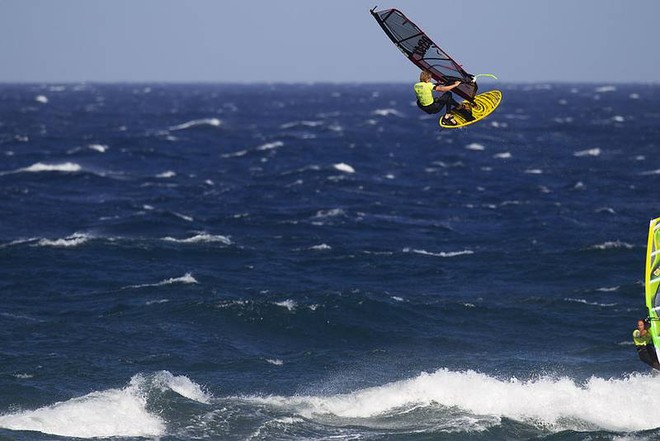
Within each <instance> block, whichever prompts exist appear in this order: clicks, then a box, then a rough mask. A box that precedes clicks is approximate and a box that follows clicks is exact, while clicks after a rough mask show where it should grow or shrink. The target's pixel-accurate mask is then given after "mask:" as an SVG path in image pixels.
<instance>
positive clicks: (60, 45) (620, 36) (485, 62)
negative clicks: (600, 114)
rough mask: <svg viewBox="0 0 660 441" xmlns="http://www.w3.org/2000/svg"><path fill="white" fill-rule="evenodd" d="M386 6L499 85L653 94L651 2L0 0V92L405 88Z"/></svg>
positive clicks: (408, 75)
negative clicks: (99, 86) (382, 20)
mask: <svg viewBox="0 0 660 441" xmlns="http://www.w3.org/2000/svg"><path fill="white" fill-rule="evenodd" d="M376 4H377V5H378V9H387V8H391V7H396V8H398V9H400V10H401V11H402V12H403V13H404V14H406V15H407V16H408V18H410V19H411V20H412V21H414V22H415V23H416V24H417V25H418V26H420V27H421V28H422V29H423V30H425V31H426V33H427V34H429V36H430V37H431V38H432V39H433V40H434V41H435V42H436V43H438V44H439V45H440V46H441V47H442V48H443V49H445V50H446V51H447V52H448V53H449V54H450V55H451V56H452V57H453V58H454V59H456V60H457V61H458V62H459V63H461V64H463V66H464V67H465V68H466V70H467V71H469V72H471V73H474V74H477V73H494V74H496V75H497V76H498V77H499V78H500V81H503V82H545V81H577V82H585V81H586V82H600V83H603V82H656V83H657V82H660V55H659V54H660V49H658V47H657V46H658V42H659V41H660V36H659V31H658V30H657V21H658V18H659V17H660V0H467V1H466V0H461V1H444V0H414V1H412V0H398V1H394V0H389V1H383V0H379V1H375V0H370V1H365V0H332V1H328V2H319V1H314V0H253V1H245V0H236V1H235V0H0V60H1V64H0V82H15V81H30V82H64V81H66V82H77V81H102V82H112V81H165V82H197V81H204V82H301V81H304V82H318V81H322V82H326V81H331V82H410V81H414V80H415V79H416V78H417V76H418V70H417V68H416V67H414V66H413V65H412V64H411V63H410V62H409V61H407V60H406V59H405V58H404V57H403V55H402V54H401V53H400V52H399V51H398V50H397V49H396V48H395V47H394V46H393V45H392V43H391V42H390V41H389V39H388V38H387V37H386V36H385V34H384V33H383V31H382V30H381V29H380V27H379V26H378V24H377V23H376V21H375V20H374V19H373V18H372V17H371V14H369V9H371V8H372V7H374V6H375V5H376Z"/></svg>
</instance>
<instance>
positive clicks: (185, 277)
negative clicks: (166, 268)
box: [124, 273, 199, 289]
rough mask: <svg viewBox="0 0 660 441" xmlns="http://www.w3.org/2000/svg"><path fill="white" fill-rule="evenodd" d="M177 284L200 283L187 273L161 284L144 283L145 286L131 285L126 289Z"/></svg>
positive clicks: (163, 281) (162, 281)
mask: <svg viewBox="0 0 660 441" xmlns="http://www.w3.org/2000/svg"><path fill="white" fill-rule="evenodd" d="M177 283H181V284H184V285H190V284H197V283H199V282H198V281H197V279H195V278H194V277H193V275H192V274H190V273H186V274H184V275H183V276H181V277H172V278H170V279H165V280H161V281H160V282H157V283H144V284H141V285H131V286H128V287H126V288H124V289H128V288H148V287H155V286H165V285H173V284H177Z"/></svg>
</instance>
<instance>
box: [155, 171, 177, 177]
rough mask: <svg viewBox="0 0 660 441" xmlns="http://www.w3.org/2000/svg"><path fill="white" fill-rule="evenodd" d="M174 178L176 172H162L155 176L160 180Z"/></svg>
mask: <svg viewBox="0 0 660 441" xmlns="http://www.w3.org/2000/svg"><path fill="white" fill-rule="evenodd" d="M175 176H176V172H173V171H172V170H168V171H164V172H162V173H159V174H157V175H156V177H157V178H160V179H169V178H173V177H175Z"/></svg>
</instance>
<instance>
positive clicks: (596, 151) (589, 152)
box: [573, 148, 601, 157]
mask: <svg viewBox="0 0 660 441" xmlns="http://www.w3.org/2000/svg"><path fill="white" fill-rule="evenodd" d="M600 153H601V150H600V149H599V148H593V149H587V150H580V151H578V152H575V153H573V156H577V157H581V156H600Z"/></svg>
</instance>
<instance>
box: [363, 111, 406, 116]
mask: <svg viewBox="0 0 660 441" xmlns="http://www.w3.org/2000/svg"><path fill="white" fill-rule="evenodd" d="M371 114H372V115H377V116H403V114H402V113H401V112H399V111H398V110H396V109H376V110H374V111H373V112H371Z"/></svg>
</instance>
